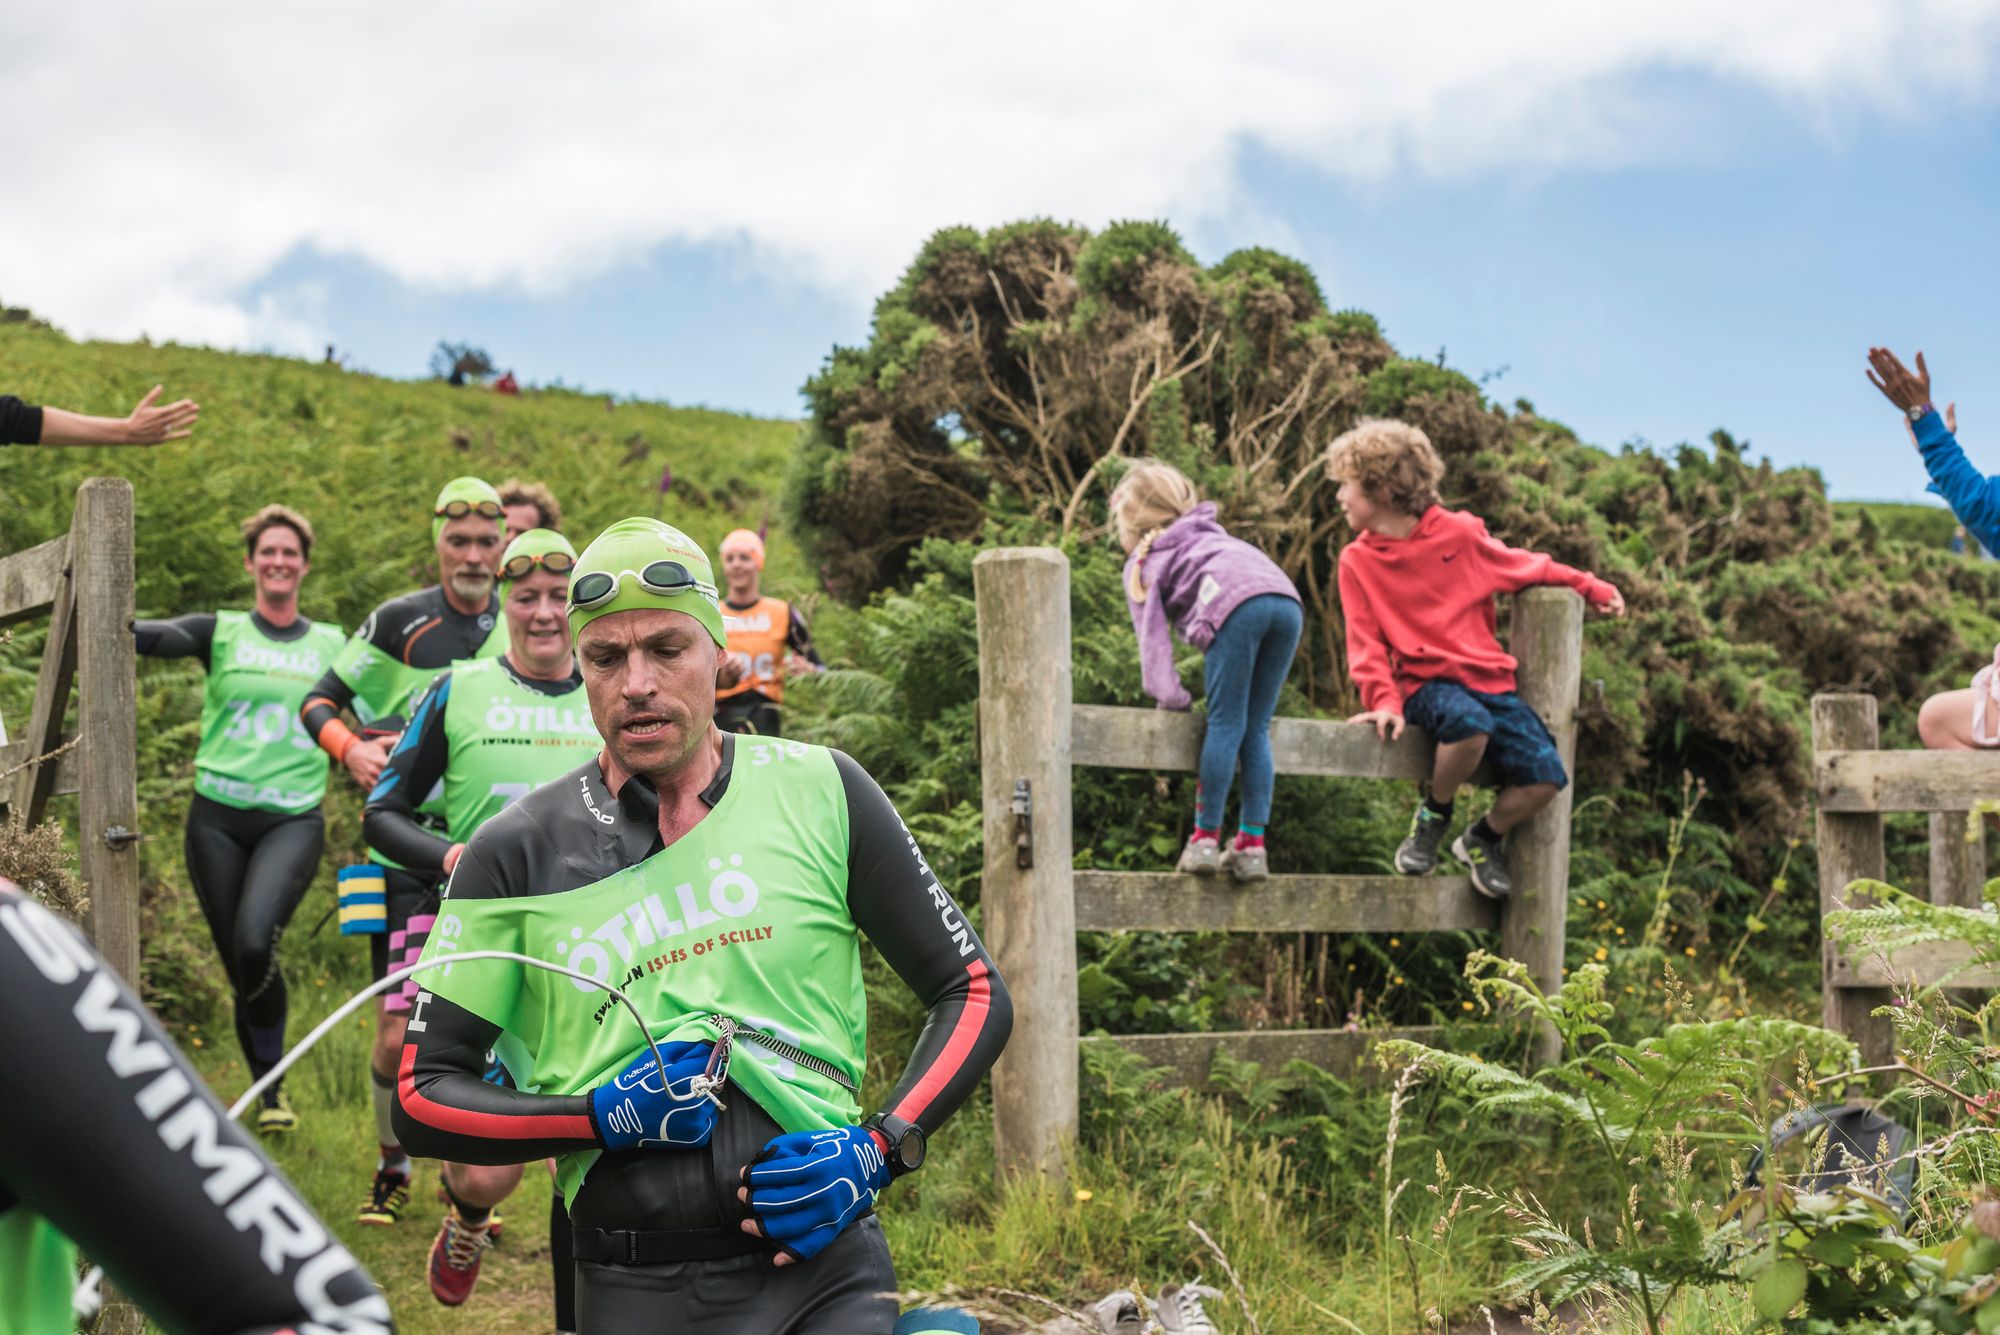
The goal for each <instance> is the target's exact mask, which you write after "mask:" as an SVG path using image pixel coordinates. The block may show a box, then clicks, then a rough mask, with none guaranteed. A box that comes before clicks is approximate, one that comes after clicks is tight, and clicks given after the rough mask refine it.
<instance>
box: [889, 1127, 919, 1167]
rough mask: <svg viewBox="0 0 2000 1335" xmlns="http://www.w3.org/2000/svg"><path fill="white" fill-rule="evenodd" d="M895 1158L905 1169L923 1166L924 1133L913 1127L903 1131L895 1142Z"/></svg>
mask: <svg viewBox="0 0 2000 1335" xmlns="http://www.w3.org/2000/svg"><path fill="white" fill-rule="evenodd" d="M896 1158H897V1160H898V1161H900V1162H901V1163H902V1165H903V1168H904V1170H905V1171H909V1170H912V1169H917V1168H921V1167H923V1164H924V1133H923V1132H921V1131H919V1130H917V1129H916V1128H915V1127H911V1128H910V1129H909V1130H907V1131H905V1132H904V1133H903V1137H902V1139H901V1140H899V1141H897V1142H896Z"/></svg>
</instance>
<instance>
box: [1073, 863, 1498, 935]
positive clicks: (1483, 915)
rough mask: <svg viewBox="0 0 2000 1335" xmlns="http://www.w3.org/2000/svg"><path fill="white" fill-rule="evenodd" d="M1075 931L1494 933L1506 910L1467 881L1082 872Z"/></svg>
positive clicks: (1078, 875)
mask: <svg viewBox="0 0 2000 1335" xmlns="http://www.w3.org/2000/svg"><path fill="white" fill-rule="evenodd" d="M1072 879H1073V880H1074V882H1075V885H1076V925H1077V929H1078V930H1079V931H1090V932H1119V931H1135V932H1456V931H1494V930H1498V928H1499V926H1500V906H1499V905H1498V904H1497V903H1495V902H1494V901H1493V900H1490V899H1488V898H1486V896H1484V895H1482V894H1480V893H1479V892H1478V891H1477V890H1474V889H1473V888H1472V881H1471V880H1470V878H1468V877H1464V876H1416V877H1412V876H1273V877H1271V878H1270V879H1269V880H1267V881H1259V882H1257V883H1256V884H1255V885H1252V886H1241V885H1238V884H1236V883H1235V882H1234V881H1231V880H1230V879H1229V878H1228V877H1226V876H1216V877H1192V876H1182V875H1180V874H1179V873H1177V872H1169V871H1160V872H1152V871H1077V872H1075V873H1073V875H1072Z"/></svg>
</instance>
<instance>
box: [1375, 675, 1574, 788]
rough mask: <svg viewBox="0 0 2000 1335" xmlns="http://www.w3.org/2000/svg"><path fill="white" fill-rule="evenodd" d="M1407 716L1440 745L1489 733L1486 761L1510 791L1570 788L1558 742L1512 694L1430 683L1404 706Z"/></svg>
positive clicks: (1443, 682) (1540, 718)
mask: <svg viewBox="0 0 2000 1335" xmlns="http://www.w3.org/2000/svg"><path fill="white" fill-rule="evenodd" d="M1403 717H1404V718H1406V719H1408V720H1409V721H1410V722H1411V723H1413V724H1415V725H1416V726H1417V727H1419V728H1422V729H1423V730H1424V731H1425V732H1427V733H1429V734H1430V735H1431V740H1433V741H1438V742H1462V741H1464V740H1465V739H1466V738H1468V737H1472V736H1476V735H1477V734H1479V733H1482V732H1483V733H1485V734H1486V763H1487V764H1489V765H1491V766H1492V767H1493V769H1494V772H1495V773H1497V774H1498V775H1499V776H1500V782H1501V783H1502V784H1503V785H1504V786H1507V787H1514V786H1516V785H1520V784H1529V783H1552V784H1554V785H1555V786H1556V787H1558V788H1563V787H1566V786H1568V784H1569V774H1568V773H1567V772H1566V771H1565V770H1564V769H1563V762H1562V755H1561V753H1560V752H1558V751H1557V750H1556V739H1555V738H1553V737H1551V736H1550V735H1549V728H1548V725H1547V724H1546V723H1543V722H1542V716H1541V715H1540V714H1537V713H1536V712H1535V711H1534V710H1533V709H1531V708H1530V707H1529V706H1528V703H1527V701H1525V700H1523V699H1522V698H1521V697H1520V696H1518V695H1516V694H1514V693H1513V692H1512V691H1503V692H1501V693H1500V694H1498V695H1488V694H1486V693H1485V692H1484V691H1474V690H1469V689H1467V688H1466V687H1464V686H1461V685H1459V684H1458V683H1457V682H1455V681H1427V682H1425V683H1424V684H1423V685H1422V686H1420V687H1418V688H1417V691H1416V694H1414V695H1412V696H1411V697H1410V698H1409V699H1407V700H1405V701H1404V702H1403Z"/></svg>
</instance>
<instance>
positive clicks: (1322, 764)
mask: <svg viewBox="0 0 2000 1335" xmlns="http://www.w3.org/2000/svg"><path fill="white" fill-rule="evenodd" d="M1070 720H1071V722H1070V746H1071V753H1070V762H1071V763H1072V764H1076V765H1090V766H1095V767H1097V768H1101V769H1153V770H1169V771H1172V770H1179V771H1182V772H1184V773H1192V772H1193V771H1195V770H1197V769H1199V768H1200V767H1201V735H1202V726H1203V724H1202V716H1201V715H1199V714H1195V713H1191V712H1186V711H1180V710H1172V709H1131V708H1127V707H1125V706H1122V705H1076V706H1074V707H1073V708H1072V709H1071V711H1070ZM1435 751H1436V748H1435V747H1434V745H1433V744H1432V742H1431V739H1430V734H1429V733H1426V732H1425V731H1424V730H1423V729H1421V728H1405V729H1404V730H1403V735H1402V736H1401V737H1398V738H1397V739H1396V740H1395V741H1393V742H1385V741H1383V740H1381V739H1380V738H1379V737H1377V736H1376V735H1375V729H1374V728H1373V727H1371V726H1370V725H1368V724H1366V723H1342V722H1340V721H1338V720H1336V719H1318V718H1276V719H1272V720H1271V758H1272V759H1273V760H1274V761H1275V762H1276V763H1277V768H1278V773H1280V774H1318V775H1325V776H1329V777H1333V778H1342V779H1407V780H1410V781H1412V782H1415V781H1420V780H1423V779H1428V778H1430V776H1431V757H1432V755H1433V754H1435ZM1491 779H1492V771H1491V770H1490V769H1489V768H1487V767H1486V766H1484V765H1482V766H1481V767H1480V768H1479V770H1478V771H1476V772H1475V773H1474V774H1473V776H1472V782H1473V783H1482V784H1483V783H1488V782H1490V781H1491Z"/></svg>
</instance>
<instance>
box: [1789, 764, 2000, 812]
mask: <svg viewBox="0 0 2000 1335" xmlns="http://www.w3.org/2000/svg"><path fill="white" fill-rule="evenodd" d="M1813 782H1814V786H1815V787H1816V788H1817V789H1818V790H1819V806H1820V810H1821V811H1834V812H1871V811H1967V810H1970V809H1971V808H1972V807H1973V806H1974V805H1975V804H1977V803H1980V802H1992V801H2000V751H1820V752H1817V753H1816V754H1815V755H1814V756H1813Z"/></svg>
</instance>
